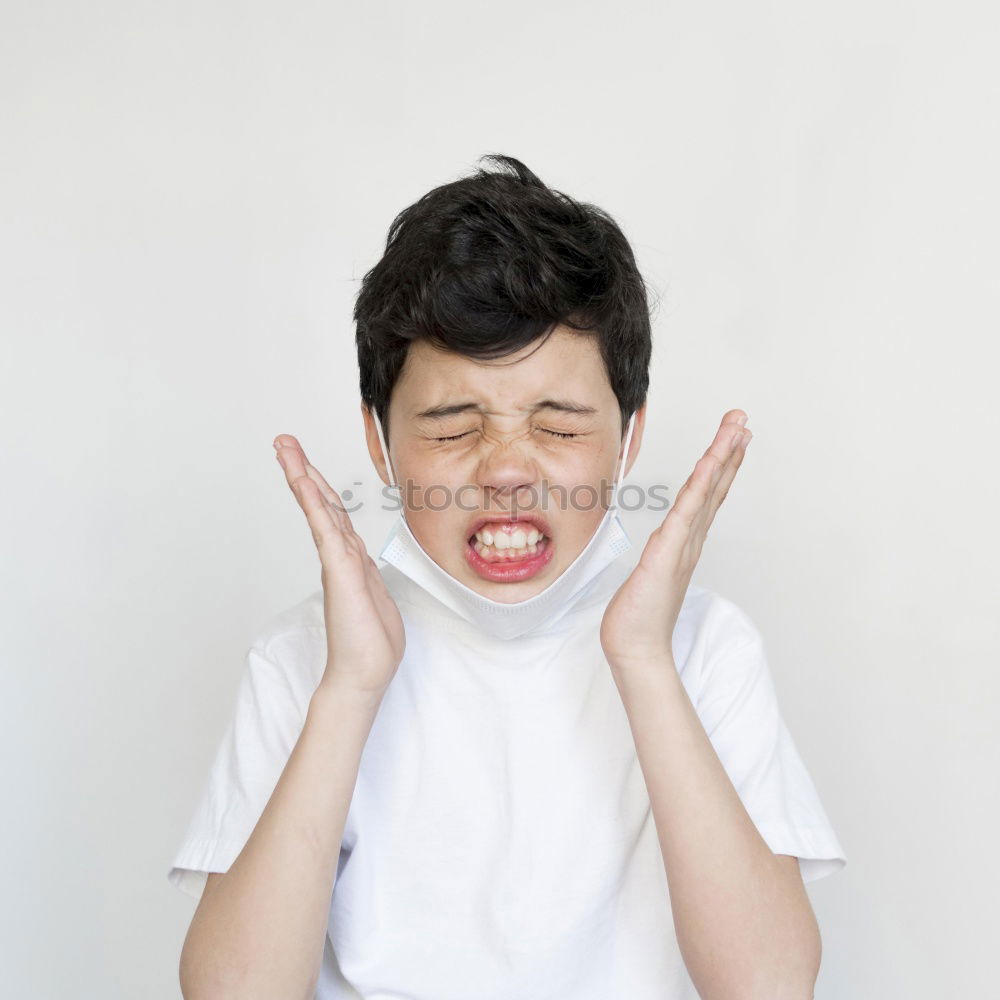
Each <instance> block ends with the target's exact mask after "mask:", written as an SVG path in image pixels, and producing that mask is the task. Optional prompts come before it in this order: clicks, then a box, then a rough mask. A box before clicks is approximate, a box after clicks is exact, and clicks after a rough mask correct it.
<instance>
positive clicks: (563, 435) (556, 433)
mask: <svg viewBox="0 0 1000 1000" xmlns="http://www.w3.org/2000/svg"><path fill="white" fill-rule="evenodd" d="M539 430H542V431H545V433H546V434H551V435H552V436H553V437H558V438H576V437H580V435H579V434H566V433H564V432H562V431H550V430H549V429H548V428H547V427H539ZM471 433H473V432H472V431H466V432H465V433H464V434H453V435H452V436H451V437H439V438H435V439H434V440H435V441H458V440H459V439H460V438H464V437H468V435H470V434H471Z"/></svg>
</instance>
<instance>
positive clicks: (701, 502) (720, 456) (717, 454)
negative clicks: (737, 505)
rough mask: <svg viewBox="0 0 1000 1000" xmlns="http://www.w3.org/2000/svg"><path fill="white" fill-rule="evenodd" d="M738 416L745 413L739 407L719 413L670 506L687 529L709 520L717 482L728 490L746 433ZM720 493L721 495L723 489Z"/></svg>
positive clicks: (714, 508) (712, 511) (740, 458)
mask: <svg viewBox="0 0 1000 1000" xmlns="http://www.w3.org/2000/svg"><path fill="white" fill-rule="evenodd" d="M741 416H743V417H745V416H746V415H745V414H744V413H743V411H742V410H730V411H729V412H728V413H727V414H726V415H725V416H724V417H723V419H722V423H721V424H720V426H719V430H718V431H717V432H716V435H715V438H714V439H713V441H712V443H711V444H710V445H709V446H708V449H707V450H706V451H705V454H704V455H702V457H701V458H700V459H699V460H698V462H697V464H696V465H695V467H694V471H693V472H692V473H691V475H690V476H689V477H688V479H687V482H685V483H684V485H683V486H682V487H681V489H680V491H679V492H678V494H677V497H676V498H675V500H674V503H673V505H672V506H671V508H670V511H672V512H676V513H675V514H674V516H675V518H676V519H678V520H680V521H682V522H683V523H684V524H685V525H686V526H687V527H688V529H690V530H694V528H695V527H696V524H697V522H700V521H705V520H708V522H709V523H711V518H712V517H713V516H714V513H715V510H716V509H718V504H715V505H714V506H713V502H714V498H715V497H716V496H717V495H718V491H719V485H720V483H723V484H724V490H728V488H729V484H730V483H731V482H732V478H733V477H734V476H735V475H736V470H737V469H738V468H739V465H740V462H741V461H742V455H743V448H742V447H741V442H742V441H743V439H744V438H747V437H748V436H749V435H750V432H749V431H747V430H745V429H744V428H743V427H742V426H741V425H740V424H739V423H737V422H736V421H737V419H738V418H739V417H741ZM722 496H723V497H724V496H725V493H724V492H723V493H722ZM719 503H721V499H720V500H719ZM668 516H669V512H668Z"/></svg>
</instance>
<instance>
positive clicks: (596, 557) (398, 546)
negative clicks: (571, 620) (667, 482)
mask: <svg viewBox="0 0 1000 1000" xmlns="http://www.w3.org/2000/svg"><path fill="white" fill-rule="evenodd" d="M375 426H376V429H377V431H378V435H379V441H380V443H381V445H382V454H383V455H384V456H385V457H386V468H387V469H389V472H390V475H391V477H392V483H391V485H392V486H394V487H396V488H397V489H398V488H399V484H398V482H397V481H396V475H395V471H394V470H393V469H392V465H391V464H390V462H389V449H388V448H387V447H386V444H385V436H384V432H383V428H382V424H381V421H380V420H379V419H378V417H376V418H375ZM634 427H635V413H633V414H632V416H631V418H630V419H629V424H628V430H627V431H626V434H625V446H624V448H623V449H622V452H621V455H620V456H619V459H618V466H617V469H616V472H615V485H614V490H613V492H612V499H611V504H610V505H609V507H608V509H607V510H606V511H605V513H604V517H603V518H602V519H601V523H600V524H599V525H598V526H597V530H596V531H595V532H594V534H593V535H592V536H591V538H590V541H589V542H588V543H587V545H586V546H585V547H584V549H583V551H582V552H581V553H580V554H579V555H578V556H577V557H576V559H574V560H573V562H572V563H571V564H570V565H569V566H568V567H567V568H566V569H565V570H563V572H562V573H561V574H560V575H559V576H558V577H557V578H556V579H555V580H553V581H552V582H551V583H550V584H549V585H548V586H547V587H546V588H545V589H544V590H542V591H541V592H540V593H538V594H535V596H534V597H529V598H528V599H527V600H525V601H517V602H515V603H513V604H503V603H501V602H499V601H493V600H490V599H489V598H488V597H484V596H483V595H482V594H477V593H476V592H475V591H474V590H472V589H471V588H469V587H467V586H466V585H465V584H464V583H462V582H461V580H457V579H455V577H453V576H452V575H451V574H450V573H448V572H446V571H445V570H444V569H442V568H441V567H440V566H439V565H438V564H437V563H436V562H435V561H434V560H433V559H432V558H431V556H430V555H428V553H427V552H426V551H425V550H424V548H423V546H421V544H420V543H419V542H418V541H417V539H416V538H415V537H414V535H413V532H412V531H411V530H410V526H409V524H407V522H406V516H405V513H404V509H403V506H402V504H401V505H400V509H399V519H398V520H397V521H396V523H395V524H394V525H393V527H392V529H391V530H390V532H389V536H388V538H387V539H386V542H385V544H384V545H383V547H382V551H381V552H380V553H379V558H380V559H383V560H384V561H385V562H387V563H389V564H390V565H392V566H395V567H396V569H398V570H399V571H400V572H401V573H403V574H405V575H406V576H407V577H409V578H410V579H411V580H412V581H413V582H414V583H416V584H417V585H418V586H419V587H421V588H423V589H424V590H425V591H427V592H428V593H429V594H431V595H432V596H434V597H436V598H437V599H438V600H439V601H440V602H441V603H442V604H444V605H445V606H446V607H448V608H450V609H451V610H452V611H453V612H454V613H455V614H457V615H459V616H460V617H461V618H463V619H465V620H466V621H468V622H470V623H472V624H473V625H475V626H476V627H477V628H478V629H479V630H480V631H481V632H483V633H485V634H487V635H491V636H493V637H494V638H496V639H514V638H517V637H518V636H521V635H525V634H527V633H529V632H532V631H535V630H536V629H540V628H541V627H542V626H546V625H551V624H553V623H554V622H556V621H557V620H558V619H560V618H561V617H562V616H563V615H565V614H566V612H568V611H569V610H571V609H572V608H573V606H574V605H575V604H576V603H577V602H578V601H579V600H580V599H581V598H582V597H583V596H584V595H585V594H586V593H587V590H588V588H589V585H590V584H591V583H592V582H593V581H594V579H595V578H596V577H597V576H598V575H599V574H600V572H601V571H602V570H603V569H604V568H605V567H607V566H608V565H610V564H611V563H612V562H614V560H615V559H617V558H618V557H619V556H620V555H622V554H623V553H625V552H627V551H628V550H629V549H630V548H631V547H632V541H631V539H630V538H629V536H628V534H627V533H626V531H625V526H624V525H623V524H622V522H621V518H620V517H619V516H618V493H619V491H620V489H621V482H622V479H623V478H624V475H623V473H624V466H625V456H627V455H628V449H629V444H630V443H631V440H632V431H633V429H634Z"/></svg>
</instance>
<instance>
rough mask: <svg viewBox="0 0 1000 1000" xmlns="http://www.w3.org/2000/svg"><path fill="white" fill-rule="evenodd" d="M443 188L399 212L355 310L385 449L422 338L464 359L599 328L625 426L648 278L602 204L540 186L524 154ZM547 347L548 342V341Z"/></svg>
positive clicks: (647, 331)
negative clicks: (401, 385) (406, 369)
mask: <svg viewBox="0 0 1000 1000" xmlns="http://www.w3.org/2000/svg"><path fill="white" fill-rule="evenodd" d="M484 159H485V160H488V161H490V162H491V163H492V164H494V165H495V166H497V167H498V168H500V169H499V170H496V171H490V170H484V169H482V168H479V169H477V170H476V171H475V173H474V174H472V175H470V176H468V177H463V178H460V179H459V180H456V181H452V182H451V183H448V184H443V185H441V186H440V187H436V188H434V189H433V190H431V191H429V192H428V193H427V194H425V195H423V197H421V198H420V199H418V200H417V201H416V202H414V203H413V204H412V205H410V206H409V207H408V208H405V209H403V211H401V212H400V213H399V214H398V215H397V216H396V218H395V219H394V220H393V222H392V225H391V226H390V227H389V233H388V236H387V238H386V244H385V253H384V254H383V256H382V258H381V259H380V260H379V261H378V263H377V264H376V265H375V266H374V267H373V268H372V269H371V270H370V271H368V272H367V274H365V276H364V278H363V279H362V282H361V289H360V290H359V292H358V296H357V300H356V302H355V306H354V321H355V323H356V324H357V331H356V337H355V339H356V342H357V349H358V367H359V369H360V376H361V399H362V401H363V402H364V403H365V405H366V406H367V407H368V408H369V409H370V410H372V411H373V412H374V413H375V414H376V415H377V416H378V417H379V418H380V419H381V421H382V424H383V428H384V431H385V436H386V444H387V445H388V435H389V429H388V420H387V415H388V409H389V399H390V396H391V393H392V389H393V387H394V385H395V384H396V381H397V379H398V378H399V375H400V372H401V371H402V369H403V364H404V362H405V361H406V353H407V351H408V350H409V345H410V343H411V342H412V341H414V340H421V339H424V340H427V341H429V342H430V343H432V344H433V345H434V346H437V347H440V348H444V349H446V350H449V351H453V352H456V353H458V354H462V355H465V356H466V357H470V358H476V359H480V360H493V359H497V358H502V357H505V356H507V355H510V354H513V353H514V352H516V351H519V350H521V349H522V348H524V347H526V346H528V345H529V344H531V343H533V342H534V341H535V340H538V339H539V338H541V337H548V336H549V335H550V334H551V333H552V331H553V330H554V329H555V328H556V326H558V325H559V324H564V325H566V326H568V327H570V328H572V329H575V330H580V331H581V332H584V331H587V332H590V333H592V334H596V336H597V338H598V341H599V345H600V352H601V356H602V358H603V360H604V365H605V367H606V369H607V373H608V380H609V382H610V383H611V387H612V389H613V390H614V393H615V396H616V397H617V399H618V405H619V407H620V409H621V415H622V432H623V434H624V428H625V425H626V424H627V423H628V419H629V417H631V415H632V413H633V412H635V410H637V409H638V408H639V407H640V406H642V404H643V403H644V402H645V400H646V392H647V389H648V387H649V361H650V355H651V352H652V334H651V326H650V310H649V305H648V301H647V295H646V284H645V282H644V281H643V278H642V276H641V275H640V273H639V271H638V269H637V267H636V263H635V256H634V254H633V252H632V248H631V247H630V246H629V243H628V240H626V238H625V236H624V234H623V233H622V231H621V229H620V228H619V227H618V224H617V223H616V222H615V221H614V219H612V218H611V216H610V215H608V213H607V212H605V211H604V210H603V209H600V208H598V207H596V206H595V205H591V204H587V203H585V202H578V201H575V200H574V199H573V198H570V197H569V196H568V195H566V194H563V193H562V192H561V191H556V190H554V189H552V188H550V187H548V186H546V185H545V184H543V183H542V181H541V180H539V178H538V177H537V176H536V175H535V174H533V173H532V172H531V171H530V170H529V169H528V168H527V167H526V166H525V165H524V164H523V163H521V161H520V160H516V159H514V158H513V157H511V156H502V155H500V154H489V155H487V156H484V157H480V161H481V160H484ZM539 346H541V344H539Z"/></svg>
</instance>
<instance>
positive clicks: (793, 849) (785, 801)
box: [695, 609, 847, 882]
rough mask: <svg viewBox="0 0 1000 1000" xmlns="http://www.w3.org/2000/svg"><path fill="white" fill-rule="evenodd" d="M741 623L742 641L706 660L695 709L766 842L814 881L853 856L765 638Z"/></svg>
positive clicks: (804, 877) (742, 618) (747, 623)
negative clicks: (793, 728) (787, 705)
mask: <svg viewBox="0 0 1000 1000" xmlns="http://www.w3.org/2000/svg"><path fill="white" fill-rule="evenodd" d="M737 610H738V609H737ZM738 620H739V624H740V629H739V632H740V635H739V637H738V639H737V640H736V641H735V642H734V641H729V642H728V643H727V644H725V645H724V647H723V648H722V649H720V650H719V652H718V654H717V655H714V656H710V657H708V658H707V659H706V662H705V668H704V673H703V676H702V678H701V685H700V690H699V692H698V696H697V700H696V703H695V707H696V710H697V712H698V716H699V718H700V719H701V722H702V725H703V726H704V728H705V731H706V733H707V734H708V737H709V739H710V740H711V742H712V745H713V747H714V748H715V752H716V754H717V755H718V757H719V759H720V761H721V762H722V765H723V767H724V768H725V769H726V773H727V774H728V775H729V779H730V781H732V783H733V786H734V788H735V789H736V792H737V794H738V795H739V797H740V800H741V801H742V802H743V806H744V808H745V809H746V810H747V813H748V814H749V815H750V818H751V819H752V820H753V822H754V825H755V826H756V827H757V830H758V831H759V833H760V835H761V837H762V838H763V839H764V841H765V842H766V843H767V845H768V846H769V847H770V848H771V850H772V851H773V852H774V853H775V854H790V855H793V856H795V857H797V858H798V859H799V870H800V872H801V874H802V880H803V882H812V881H814V880H816V879H819V878H823V877H824V876H825V875H832V874H834V873H835V872H838V871H840V870H841V869H843V868H844V867H845V865H846V864H847V856H846V854H845V853H844V851H843V849H842V848H841V845H840V843H839V841H838V838H837V834H836V832H835V831H834V829H833V826H832V824H831V823H830V820H829V817H828V816H827V814H826V811H825V810H824V808H823V804H822V802H821V801H820V797H819V794H818V792H817V790H816V787H815V785H814V784H813V781H812V778H811V776H810V774H809V772H808V770H807V769H806V766H805V764H804V763H803V761H802V758H801V757H800V755H799V752H798V750H797V748H796V746H795V742H794V741H793V739H792V736H791V734H790V733H789V731H788V728H787V727H786V725H785V721H784V719H783V718H782V716H781V711H780V709H779V705H778V699H777V696H776V693H775V688H774V682H773V679H772V677H771V672H770V669H769V667H768V662H767V657H766V655H765V652H764V643H763V639H762V637H761V635H760V633H759V632H758V630H757V629H756V627H755V626H754V625H753V624H752V622H750V620H749V619H748V618H747V617H746V616H745V615H744V614H743V613H742V612H738Z"/></svg>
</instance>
